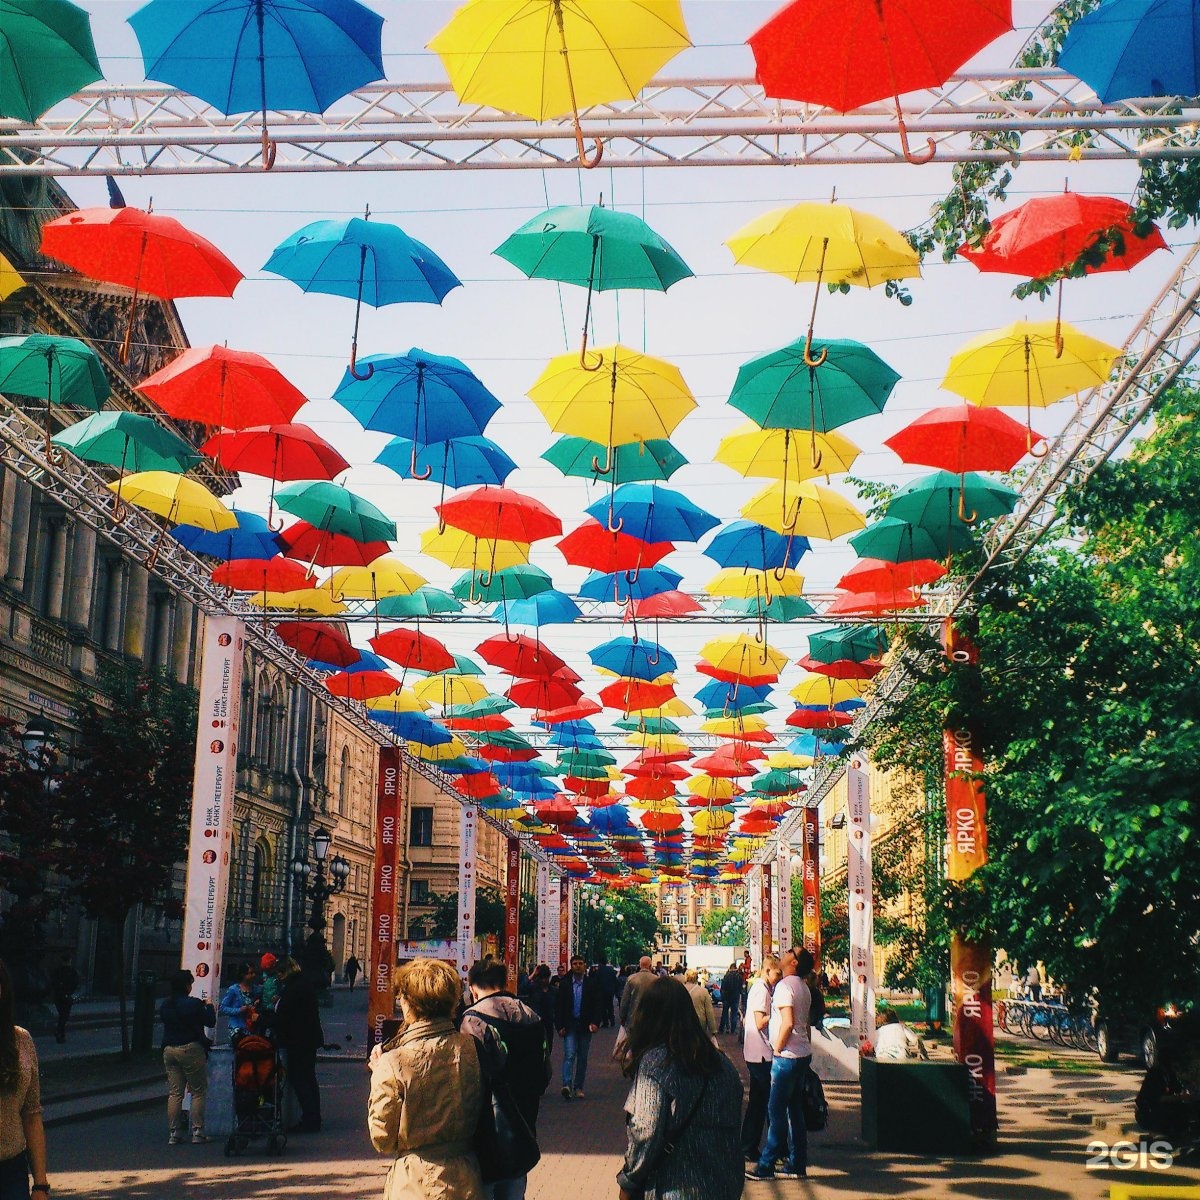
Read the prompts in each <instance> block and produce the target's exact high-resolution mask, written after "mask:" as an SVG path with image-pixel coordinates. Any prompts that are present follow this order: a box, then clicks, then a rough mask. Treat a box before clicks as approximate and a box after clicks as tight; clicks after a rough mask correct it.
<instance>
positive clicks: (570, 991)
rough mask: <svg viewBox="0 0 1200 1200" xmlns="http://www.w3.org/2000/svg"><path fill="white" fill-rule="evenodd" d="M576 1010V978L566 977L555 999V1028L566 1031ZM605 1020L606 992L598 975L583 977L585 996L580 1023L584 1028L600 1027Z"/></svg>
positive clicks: (583, 997)
mask: <svg viewBox="0 0 1200 1200" xmlns="http://www.w3.org/2000/svg"><path fill="white" fill-rule="evenodd" d="M574 1008H575V976H574V975H571V974H567V975H564V976H563V978H562V980H561V981H560V982H559V985H558V995H557V996H556V997H555V998H554V1027H555V1028H556V1029H566V1028H567V1025H568V1023H569V1021H570V1020H571V1018H572V1015H573V1012H574ZM603 1018H604V990H603V988H602V987H601V984H600V978H599V976H597V975H585V976H584V977H583V995H582V996H581V997H580V1005H579V1023H580V1024H581V1025H584V1026H588V1025H599V1024H600V1022H601V1020H602V1019H603Z"/></svg>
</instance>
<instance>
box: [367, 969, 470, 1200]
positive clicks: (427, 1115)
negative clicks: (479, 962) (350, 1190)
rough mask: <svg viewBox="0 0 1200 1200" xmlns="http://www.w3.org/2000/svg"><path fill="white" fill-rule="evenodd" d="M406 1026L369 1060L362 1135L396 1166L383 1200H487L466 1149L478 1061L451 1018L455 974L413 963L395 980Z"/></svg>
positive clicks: (457, 993) (457, 988)
mask: <svg viewBox="0 0 1200 1200" xmlns="http://www.w3.org/2000/svg"><path fill="white" fill-rule="evenodd" d="M395 986H396V999H397V1001H398V1002H399V1005H400V1012H401V1015H402V1016H403V1018H404V1024H403V1026H402V1027H401V1030H400V1032H399V1033H398V1034H397V1035H396V1036H395V1037H394V1038H392V1040H391V1041H390V1042H388V1043H387V1047H386V1049H382V1048H377V1052H373V1053H372V1063H371V1099H370V1103H369V1106H368V1109H367V1130H368V1132H369V1134H370V1137H371V1145H373V1146H374V1147H375V1149H376V1150H377V1151H379V1153H380V1154H390V1155H391V1156H392V1158H393V1159H394V1161H393V1163H392V1166H391V1169H390V1170H389V1171H388V1175H387V1183H386V1185H385V1187H384V1193H383V1194H384V1200H487V1193H486V1192H485V1191H484V1188H483V1180H482V1178H481V1177H480V1174H479V1160H478V1159H477V1158H476V1157H475V1151H474V1150H473V1149H472V1148H471V1143H472V1139H473V1138H474V1136H475V1129H476V1127H477V1126H478V1124H479V1114H480V1110H481V1108H482V1105H483V1078H482V1073H481V1070H480V1066H479V1054H478V1052H477V1051H476V1049H475V1043H474V1040H473V1039H472V1038H471V1036H470V1035H469V1034H465V1033H459V1032H458V1031H457V1030H456V1029H455V1028H454V1024H453V1022H452V1021H451V1020H450V1014H451V1013H452V1012H453V1011H454V1007H455V1005H457V1004H458V1001H459V999H460V997H461V995H462V984H461V982H460V980H459V976H458V972H457V971H455V970H454V968H453V967H451V966H449V965H448V964H447V963H444V962H439V961H437V960H436V959H432V958H414V959H413V960H412V961H411V962H407V963H405V964H404V966H403V967H401V968H400V970H399V971H397V972H396V985H395Z"/></svg>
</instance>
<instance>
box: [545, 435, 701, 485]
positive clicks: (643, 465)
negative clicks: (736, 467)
mask: <svg viewBox="0 0 1200 1200" xmlns="http://www.w3.org/2000/svg"><path fill="white" fill-rule="evenodd" d="M606 449H607V447H606V446H605V445H604V444H603V443H602V442H593V441H589V440H588V439H587V438H582V437H560V438H559V439H558V441H556V442H555V443H554V445H553V446H551V447H550V449H549V450H547V451H546V452H545V453H544V454H543V455H542V457H543V458H544V459H545V460H546V461H547V462H548V463H550V464H551V465H552V466H555V467H557V468H558V469H559V470H560V471H561V472H562V473H563V474H564V475H566V476H568V477H569V478H571V477H573V478H576V479H599V478H600V477H601V476H602V474H603V472H602V471H600V470H599V467H600V465H601V464H602V463H603V462H604V455H605V451H606ZM687 461H688V460H687V459H686V458H684V457H683V455H682V454H680V453H679V451H678V450H676V449H675V447H674V446H673V445H672V444H671V443H670V442H669V441H667V440H666V438H651V439H650V440H649V441H645V442H627V443H626V444H625V445H622V446H615V447H613V452H612V477H613V479H614V480H615V481H616V482H618V483H639V482H645V481H649V480H659V481H663V482H665V481H666V480H668V479H670V478H671V476H672V475H674V474H675V472H676V471H678V470H679V468H680V467H683V466H686V465H687Z"/></svg>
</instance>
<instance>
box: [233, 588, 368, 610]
mask: <svg viewBox="0 0 1200 1200" xmlns="http://www.w3.org/2000/svg"><path fill="white" fill-rule="evenodd" d="M245 599H246V603H247V604H255V605H257V606H258V607H259V608H271V609H278V610H279V611H281V612H294V613H314V614H315V615H317V616H319V617H333V616H336V615H337V614H338V613H341V612H345V611H346V606H345V605H344V604H343V603H342V602H341V601H340V600H335V599H334V598H333V597H332V596H331V595H330V594H329V589H328V588H327V587H315V588H297V589H296V590H295V591H293V592H271V591H265V592H248V593H247V594H246V597H245Z"/></svg>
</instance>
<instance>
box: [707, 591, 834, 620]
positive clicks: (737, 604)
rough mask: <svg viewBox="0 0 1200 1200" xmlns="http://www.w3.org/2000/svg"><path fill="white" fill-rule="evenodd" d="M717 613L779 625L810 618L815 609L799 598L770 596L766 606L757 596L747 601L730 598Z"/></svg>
mask: <svg viewBox="0 0 1200 1200" xmlns="http://www.w3.org/2000/svg"><path fill="white" fill-rule="evenodd" d="M717 611H718V612H729V613H742V614H744V615H745V616H747V617H757V618H760V619H763V620H767V621H777V622H779V623H780V624H782V623H784V622H787V621H798V620H800V618H801V617H811V616H812V615H813V613H814V612H816V609H815V608H813V606H812V605H811V604H809V602H808V601H807V600H805V599H803V598H802V597H800V596H772V597H771V599H770V600H769V601H767V603H766V604H764V603H763V602H762V598H761V597H758V596H750V597H748V598H747V599H744V600H743V599H741V598H731V599H729V600H726V601H724V602H723V603H722V605H721V607H720V608H719V609H718V610H717Z"/></svg>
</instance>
